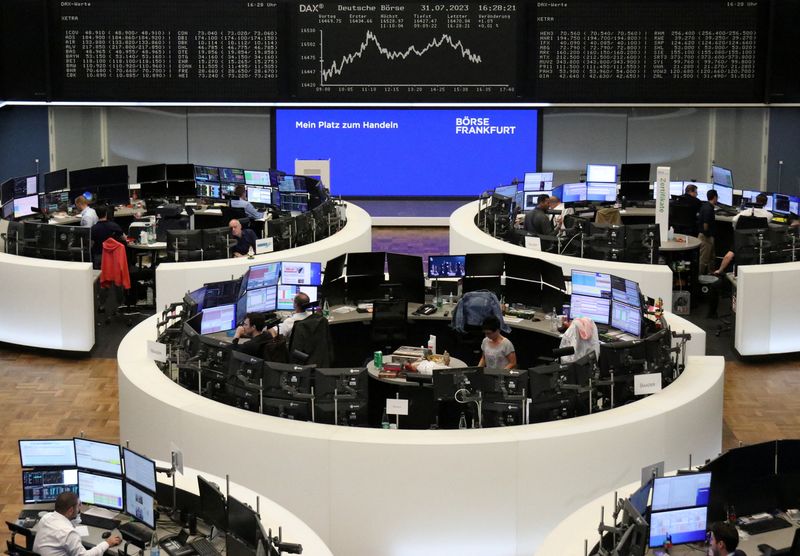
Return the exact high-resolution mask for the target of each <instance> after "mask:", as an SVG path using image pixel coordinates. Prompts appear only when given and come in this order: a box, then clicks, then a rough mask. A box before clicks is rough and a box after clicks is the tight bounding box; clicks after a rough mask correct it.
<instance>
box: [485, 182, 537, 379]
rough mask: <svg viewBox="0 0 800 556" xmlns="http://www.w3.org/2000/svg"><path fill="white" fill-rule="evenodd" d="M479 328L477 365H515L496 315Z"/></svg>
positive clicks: (507, 367)
mask: <svg viewBox="0 0 800 556" xmlns="http://www.w3.org/2000/svg"><path fill="white" fill-rule="evenodd" d="M545 196H546V195H545ZM481 328H482V329H483V334H484V336H486V337H485V338H484V339H483V342H481V352H482V353H483V355H482V356H481V360H480V362H479V363H478V366H479V367H487V368H489V369H513V368H514V367H516V366H517V354H516V352H515V351H514V344H512V343H511V340H509V339H508V338H506V337H505V336H503V335H502V334H500V320H499V319H498V318H497V317H486V319H484V321H483V324H482V325H481Z"/></svg>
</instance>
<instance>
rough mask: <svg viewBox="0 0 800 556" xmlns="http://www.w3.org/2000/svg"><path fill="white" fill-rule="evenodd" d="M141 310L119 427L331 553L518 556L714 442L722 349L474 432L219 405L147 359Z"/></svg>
mask: <svg viewBox="0 0 800 556" xmlns="http://www.w3.org/2000/svg"><path fill="white" fill-rule="evenodd" d="M155 320H156V318H155V317H152V318H150V319H148V320H146V321H144V322H143V323H141V324H140V325H138V326H137V327H136V328H134V329H133V330H132V331H131V332H130V333H129V334H128V335H127V336H126V337H125V339H124V340H123V341H122V343H121V344H120V348H119V352H118V364H119V388H120V438H121V439H123V441H124V440H130V441H131V442H132V445H133V446H134V447H135V448H136V449H138V450H141V451H142V452H144V453H150V454H159V455H160V454H168V453H169V450H170V443H172V442H174V443H175V444H176V445H177V446H179V447H180V448H181V449H182V450H183V453H184V457H185V458H186V461H192V462H195V461H196V462H201V465H202V466H203V467H204V468H205V469H208V470H209V471H211V472H213V473H217V474H223V473H226V472H227V473H231V474H232V475H233V477H234V478H235V479H236V481H237V482H239V483H240V484H242V485H245V486H247V487H248V488H251V489H253V490H254V491H257V492H263V493H265V494H266V495H268V496H269V497H270V499H272V500H274V501H275V502H277V503H278V504H280V505H282V506H284V507H285V508H287V509H288V510H289V511H291V512H293V513H294V514H296V515H297V516H298V517H299V518H300V519H302V520H303V521H304V522H306V523H307V524H308V525H309V526H311V527H312V528H313V529H314V530H315V531H316V532H317V533H318V534H319V535H320V537H321V538H322V539H323V541H325V543H326V544H327V545H328V546H329V547H330V548H331V550H332V551H333V552H334V553H335V554H346V555H348V556H362V555H363V556H367V555H369V556H372V555H375V554H382V555H416V554H437V555H441V554H453V555H459V556H464V555H471V554H475V555H479V554H480V555H483V554H495V555H522V554H525V555H529V554H531V553H533V551H534V550H535V549H536V548H537V547H538V546H539V545H540V544H541V542H542V540H543V539H544V537H545V535H546V534H547V533H548V532H549V531H550V530H551V529H553V527H555V526H556V524H557V523H559V522H560V521H561V520H562V519H564V517H566V516H567V515H569V514H570V513H572V512H573V511H575V510H576V509H577V508H579V507H580V506H582V505H583V504H585V503H586V502H587V501H588V500H591V499H593V498H596V497H597V496H599V495H600V494H601V493H604V492H608V491H609V490H611V489H612V488H614V487H615V486H616V485H619V484H622V483H625V482H629V481H632V480H634V479H636V478H637V477H639V476H640V470H641V468H642V467H644V466H645V465H649V464H652V463H653V462H657V461H664V462H665V463H666V466H667V468H676V467H679V466H680V465H685V463H684V462H685V461H686V460H687V454H688V453H692V454H693V457H694V458H695V459H696V460H697V461H702V460H704V459H706V458H710V457H713V456H715V455H716V454H717V453H719V451H720V448H721V445H722V390H723V382H724V377H723V367H724V360H723V358H721V357H690V358H689V360H688V366H687V369H686V371H685V372H684V373H683V375H682V376H681V377H680V378H679V379H678V380H677V381H675V382H674V383H673V384H672V385H670V386H669V387H668V388H666V389H665V390H664V391H662V392H661V393H659V394H657V395H653V396H650V397H648V398H646V399H643V400H640V401H638V402H636V403H633V404H630V405H626V406H624V407H620V408H617V409H614V410H611V411H606V412H603V413H599V414H595V415H589V416H585V417H578V418H575V419H568V420H565V421H558V422H551V423H540V424H534V425H526V426H517V427H508V428H495V429H483V430H466V431H464V430H439V431H430V430H428V431H412V430H381V429H358V428H346V427H336V426H331V425H321V424H314V423H306V422H294V421H291V420H286V419H280V418H275V417H269V416H265V415H259V414H256V413H250V412H246V411H243V410H240V409H237V408H234V407H230V406H226V405H223V404H220V403H217V402H214V401H211V400H209V399H206V398H202V397H200V396H197V395H196V394H194V393H192V392H190V391H188V390H185V389H184V388H182V387H181V386H179V385H177V384H175V383H173V382H171V381H170V380H169V379H168V378H167V377H166V376H165V375H163V374H162V373H161V372H160V371H159V370H158V368H157V367H156V366H155V364H154V363H153V362H152V361H150V360H148V359H147V350H146V341H147V340H148V339H155V334H156V332H155Z"/></svg>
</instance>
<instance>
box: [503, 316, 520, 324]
mask: <svg viewBox="0 0 800 556" xmlns="http://www.w3.org/2000/svg"><path fill="white" fill-rule="evenodd" d="M503 320H504V321H506V322H510V323H511V324H517V323H518V322H522V318H520V317H505V316H504V317H503Z"/></svg>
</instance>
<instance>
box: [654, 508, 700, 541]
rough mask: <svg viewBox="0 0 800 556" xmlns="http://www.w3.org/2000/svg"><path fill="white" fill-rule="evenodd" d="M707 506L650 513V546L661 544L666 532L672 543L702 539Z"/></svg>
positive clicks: (665, 538) (665, 537)
mask: <svg viewBox="0 0 800 556" xmlns="http://www.w3.org/2000/svg"><path fill="white" fill-rule="evenodd" d="M707 519H708V508H706V507H705V506H704V507H702V508H688V509H685V510H674V511H671V512H652V513H651V514H650V546H651V547H655V546H663V545H664V541H665V540H667V534H669V535H670V537H671V538H672V544H686V543H690V542H698V541H704V540H705V538H706V521H707Z"/></svg>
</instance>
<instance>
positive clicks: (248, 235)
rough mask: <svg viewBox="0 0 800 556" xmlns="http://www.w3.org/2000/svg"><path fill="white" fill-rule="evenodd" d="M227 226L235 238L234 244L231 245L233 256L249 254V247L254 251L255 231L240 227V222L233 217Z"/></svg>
mask: <svg viewBox="0 0 800 556" xmlns="http://www.w3.org/2000/svg"><path fill="white" fill-rule="evenodd" d="M228 227H229V228H230V229H231V235H232V236H233V238H234V239H235V240H236V245H234V246H233V247H231V252H232V253H233V256H234V257H246V256H248V255H249V254H250V250H251V249H252V251H253V253H255V252H256V233H255V232H254V231H253V230H251V229H249V228H247V229H242V223H241V222H239V221H238V220H236V219H235V218H234V219H233V220H231V221H230V222H228Z"/></svg>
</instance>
